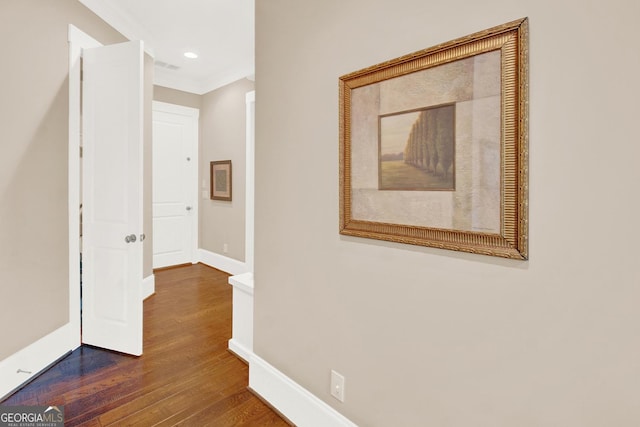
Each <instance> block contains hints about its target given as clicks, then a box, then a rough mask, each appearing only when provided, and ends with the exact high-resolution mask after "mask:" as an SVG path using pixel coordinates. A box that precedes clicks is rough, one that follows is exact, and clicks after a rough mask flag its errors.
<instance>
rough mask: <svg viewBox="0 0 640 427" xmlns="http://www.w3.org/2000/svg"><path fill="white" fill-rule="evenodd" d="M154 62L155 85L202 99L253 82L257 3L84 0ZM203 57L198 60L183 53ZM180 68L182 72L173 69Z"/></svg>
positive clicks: (231, 0) (232, 0) (247, 0)
mask: <svg viewBox="0 0 640 427" xmlns="http://www.w3.org/2000/svg"><path fill="white" fill-rule="evenodd" d="M80 2H81V3H82V4H84V5H85V6H87V7H88V8H89V9H91V10H92V11H93V12H94V13H95V14H96V15H98V16H100V17H101V18H102V19H103V20H105V21H106V22H107V23H109V24H110V25H111V26H112V27H114V28H115V29H116V30H118V31H119V32H120V33H122V34H123V35H124V36H125V37H127V38H128V39H130V40H143V41H144V43H145V49H146V50H147V52H148V53H150V54H151V55H152V56H153V57H154V59H155V61H156V66H155V72H154V74H155V76H154V84H156V85H159V86H166V87H170V88H174V89H179V90H183V91H187V92H191V93H196V94H203V93H206V92H209V91H211V90H214V89H217V88H219V87H221V86H224V85H226V84H228V83H231V82H233V81H236V80H238V79H241V78H243V77H250V78H253V74H254V72H255V71H254V68H255V65H254V63H255V61H254V56H255V55H254V0H80ZM186 51H193V52H196V53H198V55H199V57H198V59H188V58H185V57H184V55H183V54H184V52H186ZM174 67H178V69H172V68H174Z"/></svg>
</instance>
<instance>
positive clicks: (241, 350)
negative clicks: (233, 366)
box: [229, 338, 252, 363]
mask: <svg viewBox="0 0 640 427" xmlns="http://www.w3.org/2000/svg"><path fill="white" fill-rule="evenodd" d="M229 350H231V352H233V354H235V355H236V356H238V357H239V358H240V359H242V360H244V361H245V362H247V363H249V360H250V359H251V354H252V353H251V350H249V349H248V348H247V347H245V346H244V345H242V344H241V343H240V342H238V340H236V339H233V338H231V339H230V340H229Z"/></svg>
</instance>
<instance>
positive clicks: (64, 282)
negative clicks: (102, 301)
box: [0, 0, 124, 360]
mask: <svg viewBox="0 0 640 427" xmlns="http://www.w3.org/2000/svg"><path fill="white" fill-rule="evenodd" d="M70 23H71V24H74V25H76V26H77V27H79V28H80V29H81V30H83V31H85V32H87V33H89V34H90V35H91V36H93V37H94V38H96V39H97V40H99V41H101V42H103V43H114V42H118V41H123V40H124V38H123V37H122V36H121V35H120V34H118V33H117V32H115V31H114V30H113V29H112V28H111V27H109V26H107V25H106V24H105V23H104V22H103V21H101V20H100V19H99V18H97V17H96V16H95V15H94V14H93V13H92V12H90V11H88V10H87V9H86V8H85V7H84V6H82V5H81V4H80V3H79V2H77V1H76V0H56V1H41V0H3V1H2V2H0V51H2V55H3V57H4V58H5V61H4V62H3V64H4V65H3V67H2V74H1V78H0V93H2V96H0V117H1V119H0V120H1V121H2V125H1V126H0V132H1V134H2V135H1V138H0V140H1V141H2V142H1V144H2V145H1V146H2V154H1V155H0V325H2V328H1V329H0V360H2V359H4V358H5V357H6V356H8V355H10V354H13V353H14V352H15V351H17V350H19V349H21V348H23V347H25V346H26V345H28V344H30V343H32V342H34V341H36V340H37V339H39V338H41V337H43V336H45V335H46V334H48V333H49V332H52V331H53V330H55V329H57V328H58V327H60V326H62V325H63V324H65V323H67V322H68V311H69V304H68V302H69V294H68V288H69V278H68V269H69V267H68V266H69V257H68V239H69V233H68V213H67V188H68V184H67V151H68V150H67V146H68V126H67V123H68V103H69V102H68V79H67V76H68V71H69V53H68V50H69V48H68V43H67V31H68V24H70Z"/></svg>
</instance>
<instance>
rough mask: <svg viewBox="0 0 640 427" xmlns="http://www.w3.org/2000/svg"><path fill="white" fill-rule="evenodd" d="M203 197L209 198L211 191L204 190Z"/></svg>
mask: <svg viewBox="0 0 640 427" xmlns="http://www.w3.org/2000/svg"><path fill="white" fill-rule="evenodd" d="M202 198H203V199H208V198H209V192H208V191H207V190H202Z"/></svg>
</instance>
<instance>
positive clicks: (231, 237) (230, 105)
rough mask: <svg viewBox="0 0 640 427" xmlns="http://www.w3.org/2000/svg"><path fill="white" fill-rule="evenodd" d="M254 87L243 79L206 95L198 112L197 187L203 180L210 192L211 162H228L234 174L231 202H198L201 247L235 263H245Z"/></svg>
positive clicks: (202, 200) (208, 200) (207, 200)
mask: <svg viewBox="0 0 640 427" xmlns="http://www.w3.org/2000/svg"><path fill="white" fill-rule="evenodd" d="M253 88H254V83H253V82H252V81H249V80H247V79H242V80H238V81H237V82H234V83H231V84H229V85H227V86H224V87H222V88H220V89H216V90H214V91H212V92H209V93H207V94H205V95H203V96H202V109H201V111H200V184H202V180H205V181H206V188H207V189H209V187H210V184H209V182H210V181H209V175H210V173H209V171H210V168H209V164H210V162H211V161H214V160H231V166H232V175H233V178H232V183H233V188H232V190H233V194H232V201H231V202H225V201H220V200H210V199H206V200H204V199H201V200H200V248H202V249H205V250H207V251H211V252H214V253H217V254H221V255H224V256H227V257H229V258H233V259H236V260H238V261H244V250H245V232H244V228H245V181H246V179H245V177H246V169H245V163H246V161H245V155H246V154H245V153H246V151H245V141H246V120H245V116H246V94H247V92H250V91H252V90H253ZM201 190H202V188H201ZM225 243H226V244H227V247H228V253H224V252H223V245H224V244H225Z"/></svg>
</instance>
